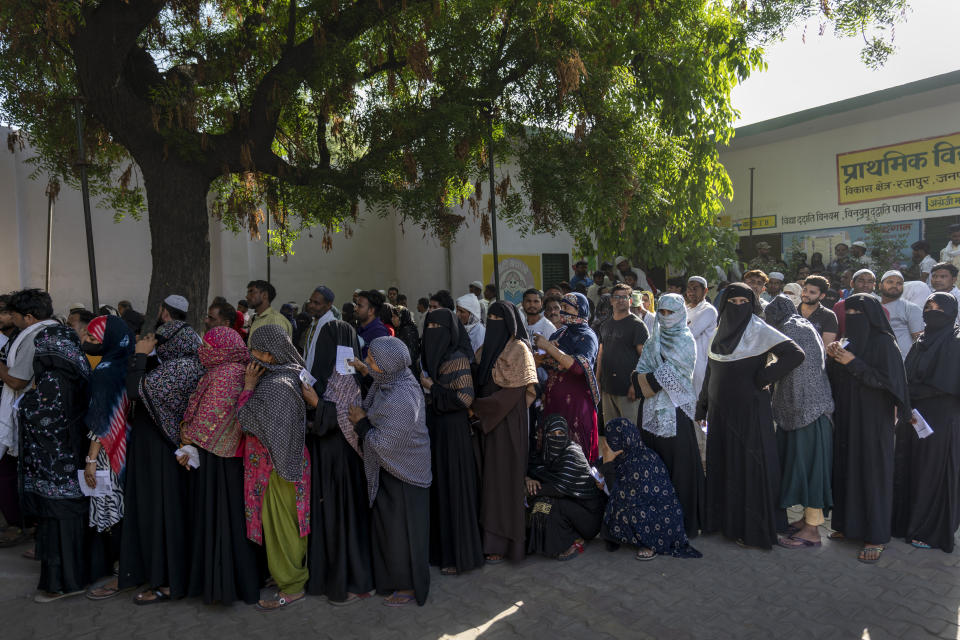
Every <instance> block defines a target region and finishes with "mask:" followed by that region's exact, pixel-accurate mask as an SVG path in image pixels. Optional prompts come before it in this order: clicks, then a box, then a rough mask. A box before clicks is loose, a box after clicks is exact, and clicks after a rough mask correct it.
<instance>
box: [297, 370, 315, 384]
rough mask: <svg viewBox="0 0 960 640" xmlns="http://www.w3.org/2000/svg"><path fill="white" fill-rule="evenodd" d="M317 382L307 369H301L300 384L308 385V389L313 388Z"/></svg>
mask: <svg viewBox="0 0 960 640" xmlns="http://www.w3.org/2000/svg"><path fill="white" fill-rule="evenodd" d="M316 381H317V379H316V378H314V377H313V376H312V375H310V372H309V371H307V370H306V369H300V382H302V383H303V384H305V385H307V386H308V387H312V386H313V384H314V383H315V382H316Z"/></svg>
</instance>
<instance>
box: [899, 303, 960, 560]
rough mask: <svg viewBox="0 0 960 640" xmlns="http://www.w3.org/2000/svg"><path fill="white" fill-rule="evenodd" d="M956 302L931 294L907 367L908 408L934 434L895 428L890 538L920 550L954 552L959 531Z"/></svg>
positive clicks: (959, 407)
mask: <svg viewBox="0 0 960 640" xmlns="http://www.w3.org/2000/svg"><path fill="white" fill-rule="evenodd" d="M956 319H957V300H956V298H954V297H953V296H952V295H950V294H949V293H942V292H938V293H934V294H933V295H931V296H930V298H929V299H928V300H927V303H926V305H925V306H924V308H923V320H924V323H925V328H924V332H923V335H922V336H920V339H919V340H918V341H917V342H916V343H915V344H914V345H913V348H912V349H911V350H910V353H909V354H908V355H907V361H906V363H905V366H906V370H907V383H908V385H909V389H910V403H911V405H912V406H913V408H914V409H916V410H917V412H918V413H919V414H920V415H921V416H923V418H924V420H926V421H927V424H929V425H930V428H931V429H933V433H932V434H930V435H929V436H927V437H925V438H923V439H921V438H920V437H919V436H918V435H917V432H916V430H915V429H914V428H913V427H912V425H910V424H908V423H907V422H906V421H901V422H900V424H899V425H898V427H897V446H896V467H895V472H894V483H893V496H894V505H893V535H895V536H897V537H903V538H905V539H906V541H907V542H910V543H911V544H912V545H913V546H915V547H917V548H920V549H930V548H937V549H941V550H943V551H945V552H947V553H950V552H952V551H953V546H954V534H955V533H956V531H957V527H958V526H960V334H958V332H957V328H956V327H955V325H954V323H955V322H956Z"/></svg>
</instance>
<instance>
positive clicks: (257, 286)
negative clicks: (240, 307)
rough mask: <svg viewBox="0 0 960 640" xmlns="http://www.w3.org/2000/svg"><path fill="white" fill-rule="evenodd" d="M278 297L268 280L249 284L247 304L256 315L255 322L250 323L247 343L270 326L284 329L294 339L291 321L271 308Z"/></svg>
mask: <svg viewBox="0 0 960 640" xmlns="http://www.w3.org/2000/svg"><path fill="white" fill-rule="evenodd" d="M276 297H277V290H276V289H274V288H273V285H272V284H270V283H269V282H267V281H266V280H252V281H250V282H249V283H247V304H249V305H250V308H251V309H253V311H254V312H255V313H256V315H255V316H254V317H253V322H251V323H250V335H249V336H248V337H247V342H249V341H250V338H251V337H252V336H253V332H254V331H256V330H257V329H259V328H260V327H263V326H265V325H268V324H275V325H277V326H278V327H282V328H283V330H284V331H286V332H287V335H288V336H290V337H291V338H292V337H293V327H292V326H291V325H290V321H289V320H287V319H286V318H284V317H283V314H281V313H280V312H279V311H277V310H276V309H274V308H273V307H271V306H270V303H271V302H273V299H274V298H276Z"/></svg>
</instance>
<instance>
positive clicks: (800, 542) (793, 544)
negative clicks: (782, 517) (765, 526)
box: [777, 536, 823, 549]
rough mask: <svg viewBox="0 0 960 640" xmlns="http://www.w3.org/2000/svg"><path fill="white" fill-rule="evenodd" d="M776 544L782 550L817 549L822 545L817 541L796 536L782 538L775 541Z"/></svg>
mask: <svg viewBox="0 0 960 640" xmlns="http://www.w3.org/2000/svg"><path fill="white" fill-rule="evenodd" d="M777 544H778V545H780V546H781V547H783V548H784V549H811V548H814V547H819V546H821V545H822V544H823V543H822V542H820V541H819V540H817V541H813V540H807V539H806V538H798V537H797V536H783V537H781V538H780V539H778V540H777Z"/></svg>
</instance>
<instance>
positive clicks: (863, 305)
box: [827, 293, 910, 544]
mask: <svg viewBox="0 0 960 640" xmlns="http://www.w3.org/2000/svg"><path fill="white" fill-rule="evenodd" d="M844 307H845V310H846V328H845V331H844V336H845V337H846V338H847V339H849V341H850V343H849V344H848V345H847V346H846V349H847V350H848V351H850V352H851V353H852V354H853V355H854V356H855V357H854V359H853V360H852V361H850V363H849V364H847V365H842V364H840V363H838V362H837V361H836V360H834V359H833V358H831V359H830V361H829V362H828V363H827V373H828V374H829V376H830V386H831V387H832V388H833V400H834V404H835V406H836V409H835V412H834V425H835V427H834V431H833V517H832V521H831V526H832V527H833V529H834V530H836V531H839V532H841V533H843V534H844V535H845V536H846V537H848V538H853V539H856V540H863V541H864V542H865V543H867V544H883V543H885V542H887V541H888V540H890V526H891V519H892V515H893V466H894V464H893V460H894V420H895V418H894V414H895V412H897V413H898V414H899V416H900V417H901V418H903V417H905V416H906V417H909V415H910V398H909V394H908V391H907V378H906V374H905V372H904V368H903V358H902V356H901V355H900V349H899V348H898V347H897V341H896V339H895V338H894V335H893V330H892V329H891V328H890V323H889V322H888V321H887V317H886V315H885V314H884V313H883V307H882V306H881V305H880V302H879V301H878V300H877V299H876V298H874V297H873V296H872V295H870V294H867V293H858V294H855V295H852V296H850V297H849V298H847V299H846V302H845V303H844Z"/></svg>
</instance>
